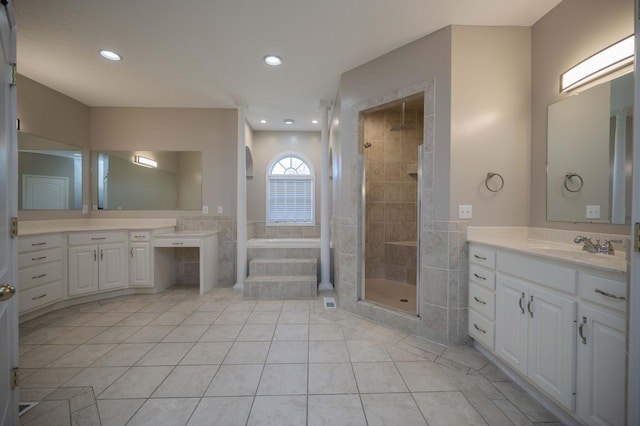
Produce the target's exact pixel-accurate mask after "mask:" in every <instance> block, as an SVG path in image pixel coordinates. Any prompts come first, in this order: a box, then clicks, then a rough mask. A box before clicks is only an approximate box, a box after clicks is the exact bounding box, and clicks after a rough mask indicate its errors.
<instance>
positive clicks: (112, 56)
mask: <svg viewBox="0 0 640 426" xmlns="http://www.w3.org/2000/svg"><path fill="white" fill-rule="evenodd" d="M100 56H102V57H103V58H105V59H108V60H110V61H121V60H122V56H120V55H118V54H117V53H116V52H114V51H112V50H101V51H100Z"/></svg>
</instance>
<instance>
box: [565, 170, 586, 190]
mask: <svg viewBox="0 0 640 426" xmlns="http://www.w3.org/2000/svg"><path fill="white" fill-rule="evenodd" d="M573 178H578V180H579V181H580V183H579V184H578V186H577V188H576V189H571V188H569V186H568V185H567V182H570V181H572V180H573ZM583 186H584V180H582V176H580V175H579V174H577V173H575V172H569V173H567V174H566V175H565V176H564V189H566V190H567V191H569V192H579V191H580V190H581V189H582V187H583Z"/></svg>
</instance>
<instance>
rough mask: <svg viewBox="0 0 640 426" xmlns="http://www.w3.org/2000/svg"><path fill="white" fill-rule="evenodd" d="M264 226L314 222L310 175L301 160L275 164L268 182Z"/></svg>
mask: <svg viewBox="0 0 640 426" xmlns="http://www.w3.org/2000/svg"><path fill="white" fill-rule="evenodd" d="M267 223H270V224H288V223H291V224H311V223H313V175H312V174H311V170H310V168H309V166H308V165H307V164H306V163H305V162H304V161H303V160H302V159H300V158H298V157H295V156H285V157H282V158H280V159H279V160H277V161H275V162H274V163H273V165H272V166H271V168H270V170H269V175H268V179H267Z"/></svg>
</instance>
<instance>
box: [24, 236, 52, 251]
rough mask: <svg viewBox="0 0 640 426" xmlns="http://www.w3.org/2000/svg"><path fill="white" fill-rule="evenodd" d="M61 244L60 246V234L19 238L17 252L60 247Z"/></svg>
mask: <svg viewBox="0 0 640 426" xmlns="http://www.w3.org/2000/svg"><path fill="white" fill-rule="evenodd" d="M61 244H62V237H61V236H60V234H52V235H33V236H30V237H19V238H18V252H19V253H25V252H28V251H34V250H42V249H48V248H53V247H60V245H61Z"/></svg>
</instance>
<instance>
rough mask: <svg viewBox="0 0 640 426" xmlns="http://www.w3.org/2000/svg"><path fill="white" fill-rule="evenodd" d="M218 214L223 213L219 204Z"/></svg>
mask: <svg viewBox="0 0 640 426" xmlns="http://www.w3.org/2000/svg"><path fill="white" fill-rule="evenodd" d="M218 214H222V206H218Z"/></svg>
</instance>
